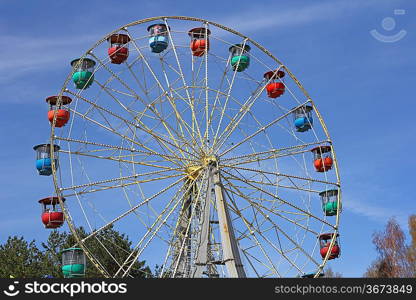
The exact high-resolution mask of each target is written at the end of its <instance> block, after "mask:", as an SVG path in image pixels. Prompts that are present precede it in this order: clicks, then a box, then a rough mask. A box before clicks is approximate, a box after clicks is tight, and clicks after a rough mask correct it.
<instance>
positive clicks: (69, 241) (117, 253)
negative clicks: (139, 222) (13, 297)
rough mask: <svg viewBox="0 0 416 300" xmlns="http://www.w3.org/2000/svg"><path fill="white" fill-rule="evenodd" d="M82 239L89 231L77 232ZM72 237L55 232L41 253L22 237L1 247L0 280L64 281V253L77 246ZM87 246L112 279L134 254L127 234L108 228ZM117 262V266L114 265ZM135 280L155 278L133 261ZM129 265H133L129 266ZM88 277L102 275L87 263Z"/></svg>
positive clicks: (141, 262) (137, 262) (8, 241)
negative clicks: (62, 265) (62, 266)
mask: <svg viewBox="0 0 416 300" xmlns="http://www.w3.org/2000/svg"><path fill="white" fill-rule="evenodd" d="M77 230H78V233H79V235H80V236H81V238H84V237H86V236H87V233H86V231H85V230H84V229H83V228H82V227H80V228H78V229H77ZM76 244H77V243H76V240H75V237H74V236H73V235H72V233H67V232H59V231H56V230H54V231H52V232H51V233H50V235H49V237H48V239H47V241H46V242H44V243H42V248H43V249H42V250H40V249H38V248H37V246H36V244H35V241H34V240H33V241H31V242H30V243H28V242H26V241H25V240H24V238H23V237H20V238H19V237H17V236H14V237H9V238H8V240H7V242H6V243H5V244H4V245H0V266H1V268H0V278H9V277H10V276H13V277H19V278H24V277H45V276H52V277H55V278H61V277H63V274H62V271H61V262H62V251H63V250H64V249H67V248H71V247H73V246H76ZM85 246H86V247H87V248H88V250H90V251H91V252H92V253H93V255H94V257H95V258H97V260H98V261H99V262H100V263H101V264H102V266H103V267H104V269H106V270H107V271H108V273H109V274H110V275H114V274H115V273H116V272H117V270H118V269H119V264H122V263H123V262H124V261H125V260H126V259H127V257H128V256H129V254H130V253H131V252H132V251H133V249H132V242H131V241H130V240H129V239H128V237H127V236H125V235H124V234H120V233H119V232H118V231H116V230H114V229H113V228H112V227H108V228H106V229H104V230H102V231H100V232H99V233H97V235H96V236H95V237H93V238H90V239H88V240H87V241H86V243H85ZM115 261H117V263H116V262H115ZM130 263H131V269H130V272H129V274H130V275H131V276H132V277H135V278H137V277H139V278H148V277H153V275H152V272H151V270H150V268H149V267H148V266H145V261H139V260H137V259H134V260H133V259H130ZM129 265H130V264H129ZM86 277H90V278H99V277H103V275H102V274H101V273H100V272H99V271H98V270H97V269H96V268H95V267H93V265H92V264H91V263H90V262H89V261H87V271H86Z"/></svg>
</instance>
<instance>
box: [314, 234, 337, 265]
mask: <svg viewBox="0 0 416 300" xmlns="http://www.w3.org/2000/svg"><path fill="white" fill-rule="evenodd" d="M333 236H334V234H333V233H323V234H321V235H320V236H319V237H318V238H319V244H320V248H321V250H320V253H321V256H322V258H325V257H326V255H327V254H328V251H329V246H330V244H331V240H332V237H333ZM338 237H339V234H338V233H337V234H336V237H335V242H334V245H333V246H332V249H331V253H330V254H329V257H328V260H329V259H334V258H337V257H339V255H340V253H341V247H340V246H339V244H338Z"/></svg>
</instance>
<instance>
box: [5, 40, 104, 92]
mask: <svg viewBox="0 0 416 300" xmlns="http://www.w3.org/2000/svg"><path fill="white" fill-rule="evenodd" d="M98 38H99V36H98V35H91V34H88V35H81V36H80V35H77V36H66V37H59V38H56V37H42V38H33V37H30V36H24V35H22V36H16V35H14V36H0V49H2V56H3V57H7V59H2V60H0V74H2V75H0V83H1V84H6V83H7V82H9V81H12V80H14V79H16V78H18V77H20V76H24V75H26V76H27V73H28V72H33V71H37V70H45V71H46V70H51V68H52V67H54V66H58V65H62V62H65V61H68V59H70V58H72V57H74V55H79V53H80V49H85V50H86V49H87V47H88V45H91V44H92V42H94V41H96V40H97V39H98Z"/></svg>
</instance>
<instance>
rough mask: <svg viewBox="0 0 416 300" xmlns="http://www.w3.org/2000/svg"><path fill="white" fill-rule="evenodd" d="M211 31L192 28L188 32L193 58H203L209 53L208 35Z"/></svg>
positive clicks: (202, 28)
mask: <svg viewBox="0 0 416 300" xmlns="http://www.w3.org/2000/svg"><path fill="white" fill-rule="evenodd" d="M210 34H211V31H210V30H209V29H207V28H204V27H197V28H193V29H191V30H189V31H188V35H189V36H190V37H191V45H190V47H191V51H192V55H193V56H198V57H199V56H203V55H204V54H205V53H206V52H208V51H209V35H210Z"/></svg>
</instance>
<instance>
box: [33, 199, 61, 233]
mask: <svg viewBox="0 0 416 300" xmlns="http://www.w3.org/2000/svg"><path fill="white" fill-rule="evenodd" d="M62 201H65V198H62ZM38 202H39V203H40V204H41V205H42V223H43V224H44V225H45V228H48V229H54V228H58V227H61V226H62V224H64V213H63V212H62V211H61V210H60V206H59V199H58V197H47V198H44V199H41V200H39V201H38Z"/></svg>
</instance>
